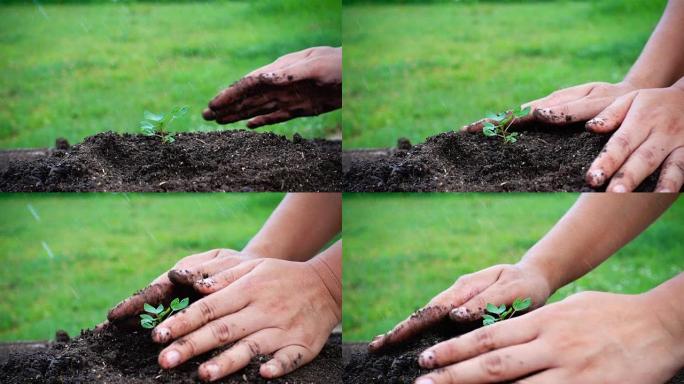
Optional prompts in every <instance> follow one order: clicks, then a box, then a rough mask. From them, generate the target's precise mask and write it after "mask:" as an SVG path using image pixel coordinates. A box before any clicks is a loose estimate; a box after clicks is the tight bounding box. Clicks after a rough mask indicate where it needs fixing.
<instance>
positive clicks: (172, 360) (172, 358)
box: [164, 349, 180, 368]
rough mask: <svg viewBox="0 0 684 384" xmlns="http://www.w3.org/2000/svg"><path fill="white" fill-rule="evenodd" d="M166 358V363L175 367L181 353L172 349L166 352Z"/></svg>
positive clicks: (170, 366)
mask: <svg viewBox="0 0 684 384" xmlns="http://www.w3.org/2000/svg"><path fill="white" fill-rule="evenodd" d="M164 360H166V364H167V365H168V366H169V368H173V367H175V366H176V364H178V362H179V361H180V353H178V351H176V350H173V349H172V350H170V351H168V352H166V354H165V355H164Z"/></svg>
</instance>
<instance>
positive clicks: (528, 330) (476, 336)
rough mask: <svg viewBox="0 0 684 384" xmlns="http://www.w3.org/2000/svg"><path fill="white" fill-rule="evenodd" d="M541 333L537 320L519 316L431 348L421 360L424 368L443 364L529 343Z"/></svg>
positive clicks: (419, 361)
mask: <svg viewBox="0 0 684 384" xmlns="http://www.w3.org/2000/svg"><path fill="white" fill-rule="evenodd" d="M538 335H539V329H538V328H537V326H536V323H535V322H533V321H530V319H527V318H520V317H517V318H514V319H509V320H506V321H504V322H499V323H495V324H492V325H488V326H485V327H482V328H479V329H477V330H475V331H472V332H469V333H466V334H465V335H463V336H461V337H458V338H453V339H450V340H447V341H443V342H441V343H439V344H437V345H435V346H433V347H430V348H428V349H426V350H425V351H424V352H423V353H421V354H420V356H419V357H418V363H419V364H420V366H421V367H423V368H437V367H443V366H445V365H449V364H453V363H456V362H459V361H464V360H467V359H470V358H472V357H475V356H479V355H481V354H483V353H486V352H489V351H493V350H496V349H499V348H504V347H509V346H512V345H518V344H524V343H527V342H530V341H532V340H534V339H535V338H536V337H537V336H538Z"/></svg>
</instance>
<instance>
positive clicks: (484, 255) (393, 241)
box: [343, 194, 684, 341]
mask: <svg viewBox="0 0 684 384" xmlns="http://www.w3.org/2000/svg"><path fill="white" fill-rule="evenodd" d="M576 197H577V195H575V194H514V195H503V194H345V195H344V208H343V209H344V210H343V213H344V222H343V228H344V231H343V237H344V277H343V280H344V281H343V291H344V307H343V329H344V339H345V341H361V340H370V339H371V338H372V337H373V336H375V335H377V334H380V333H382V332H385V331H387V330H389V329H390V328H391V327H393V326H394V325H395V324H396V323H398V322H399V321H401V320H403V319H404V318H406V317H407V316H408V315H409V314H410V313H411V312H412V311H414V310H416V309H418V308H419V307H421V306H422V305H424V304H425V303H427V302H428V301H429V300H430V299H431V298H432V297H434V296H435V295H436V294H437V293H439V292H441V291H443V290H444V289H446V288H447V287H449V286H450V285H451V284H453V282H454V281H455V280H456V278H458V276H460V275H462V274H465V273H471V272H475V271H478V270H481V269H484V268H487V267H490V266H492V265H495V264H500V263H514V262H516V261H517V260H519V258H520V257H521V256H522V255H523V254H524V253H525V251H526V250H527V249H529V248H530V247H531V246H532V245H533V244H534V243H535V242H536V241H537V240H538V239H540V238H541V237H542V236H543V235H544V234H545V233H546V232H547V231H548V230H549V229H550V228H551V227H552V226H553V224H555V222H556V221H557V220H558V219H559V218H560V217H561V216H562V215H563V214H564V213H565V211H566V210H567V209H568V208H569V207H570V206H571V205H572V204H573V203H574V201H575V199H576ZM683 219H684V201H681V200H680V201H679V202H677V203H676V204H675V206H673V207H672V208H671V209H670V210H669V211H668V212H666V213H665V215H664V216H663V217H661V219H660V220H659V221H657V222H656V223H655V224H654V225H653V226H651V227H650V228H649V229H648V230H647V231H645V232H644V233H643V234H642V235H640V236H639V237H638V238H637V239H635V240H634V241H633V242H632V243H630V244H629V245H627V246H626V247H624V248H623V249H622V250H620V251H619V252H618V253H617V254H616V255H614V256H613V257H612V258H610V259H609V260H608V261H607V262H605V263H604V264H602V265H601V266H599V267H598V268H597V269H596V270H594V271H593V272H591V273H590V274H588V275H587V276H585V277H583V278H581V279H579V280H578V281H576V282H575V283H572V284H570V285H568V286H566V287H564V288H562V289H560V290H559V291H558V292H557V293H556V294H555V295H553V296H552V298H551V301H557V300H560V299H562V298H564V297H566V296H567V295H569V294H572V293H574V292H578V291H582V290H599V291H610V292H622V293H637V292H644V291H646V290H648V289H650V288H652V287H654V286H656V285H658V284H659V283H661V282H663V281H665V280H667V279H669V278H671V277H672V276H674V275H676V274H677V273H679V272H681V271H682V270H684V259H683V258H682V254H684V243H682V241H681V238H682V234H683V233H684V220H683Z"/></svg>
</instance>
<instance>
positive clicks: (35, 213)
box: [26, 204, 40, 223]
mask: <svg viewBox="0 0 684 384" xmlns="http://www.w3.org/2000/svg"><path fill="white" fill-rule="evenodd" d="M26 208H28V210H29V212H31V215H33V218H34V219H36V221H37V222H39V223H40V216H39V215H38V211H36V209H35V208H33V205H31V204H26Z"/></svg>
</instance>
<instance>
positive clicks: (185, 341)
mask: <svg viewBox="0 0 684 384" xmlns="http://www.w3.org/2000/svg"><path fill="white" fill-rule="evenodd" d="M176 344H177V345H178V350H179V351H180V352H181V354H182V355H184V356H187V357H191V356H195V355H197V354H198V352H199V349H198V347H197V342H195V340H193V339H192V338H191V337H182V338H180V339H178V341H176Z"/></svg>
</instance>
